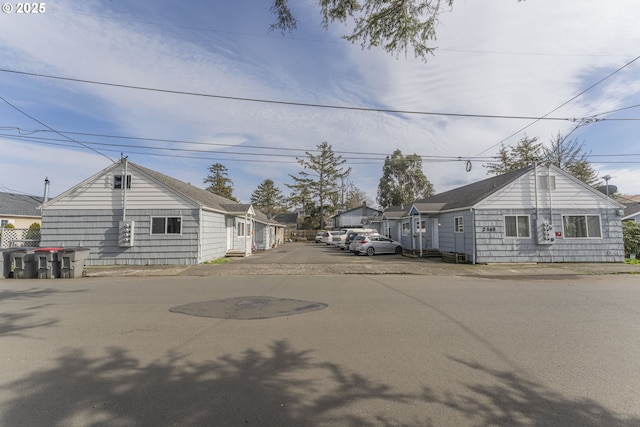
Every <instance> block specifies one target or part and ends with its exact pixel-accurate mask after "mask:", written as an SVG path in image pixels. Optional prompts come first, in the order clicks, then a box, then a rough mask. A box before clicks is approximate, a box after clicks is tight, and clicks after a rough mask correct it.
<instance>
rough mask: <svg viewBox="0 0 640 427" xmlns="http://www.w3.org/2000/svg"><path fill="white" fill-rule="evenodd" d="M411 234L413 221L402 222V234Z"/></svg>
mask: <svg viewBox="0 0 640 427" xmlns="http://www.w3.org/2000/svg"><path fill="white" fill-rule="evenodd" d="M409 234H411V223H409V222H403V223H402V235H403V236H408V235H409Z"/></svg>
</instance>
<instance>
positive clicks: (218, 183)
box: [204, 163, 238, 202]
mask: <svg viewBox="0 0 640 427" xmlns="http://www.w3.org/2000/svg"><path fill="white" fill-rule="evenodd" d="M204 183H205V184H209V186H208V187H207V188H206V190H207V191H210V192H212V193H213V194H217V195H218V196H222V197H225V198H227V199H229V200H233V201H234V202H237V201H238V200H237V199H236V198H235V197H233V181H231V179H229V178H228V177H227V168H226V167H225V166H224V165H223V164H221V163H214V164H212V165H211V166H209V175H208V176H207V177H206V178H205V179H204Z"/></svg>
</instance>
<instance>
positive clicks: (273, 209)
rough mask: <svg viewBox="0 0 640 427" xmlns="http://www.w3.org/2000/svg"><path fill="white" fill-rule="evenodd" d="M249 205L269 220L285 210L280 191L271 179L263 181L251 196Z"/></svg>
mask: <svg viewBox="0 0 640 427" xmlns="http://www.w3.org/2000/svg"><path fill="white" fill-rule="evenodd" d="M251 203H252V204H253V205H255V207H256V208H258V209H259V210H260V211H262V212H263V213H265V214H266V215H267V216H269V218H271V217H273V216H274V215H276V214H279V213H281V212H282V211H284V209H285V208H286V201H285V198H284V196H283V195H282V191H280V189H279V188H278V187H276V184H275V183H274V182H273V180H271V179H265V180H264V181H262V182H261V183H260V185H258V187H257V188H256V189H255V190H254V191H253V193H252V194H251Z"/></svg>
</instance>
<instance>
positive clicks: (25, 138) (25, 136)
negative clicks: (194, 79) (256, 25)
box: [0, 126, 493, 161]
mask: <svg viewBox="0 0 640 427" xmlns="http://www.w3.org/2000/svg"><path fill="white" fill-rule="evenodd" d="M0 129H8V130H17V131H18V132H20V135H10V134H0V136H4V137H7V138H14V139H16V140H22V141H37V140H40V141H60V140H59V139H55V138H45V137H38V136H31V135H33V134H35V133H38V132H49V131H47V130H23V129H20V128H17V127H8V126H7V127H0ZM22 132H26V134H22ZM64 132H65V133H68V134H71V135H85V136H94V137H101V138H113V139H129V140H141V141H145V142H149V141H152V142H167V143H174V144H194V145H204V146H223V147H233V148H240V149H261V150H274V151H292V152H318V150H317V149H310V150H307V149H300V148H283V147H270V146H257V145H238V144H221V143H211V142H199V141H187V140H175V139H162V138H145V137H133V136H123V135H108V134H96V133H84V132H72V131H64ZM82 142H83V143H85V144H88V145H92V144H93V145H101V146H110V147H124V148H140V149H157V150H170V151H193V152H210V151H209V150H195V149H187V148H174V147H150V146H140V145H130V144H107V143H104V142H96V141H86V140H85V141H82ZM334 152H335V153H336V154H346V155H358V156H379V157H381V158H380V159H377V158H366V157H345V158H347V159H355V160H384V158H386V157H387V156H389V154H388V153H374V152H366V151H341V150H334ZM224 153H225V154H239V155H265V156H272V157H273V156H280V157H293V156H294V154H288V155H286V154H285V155H281V154H273V153H266V154H262V153H242V152H241V153H237V152H224ZM419 156H420V157H421V158H423V159H427V160H439V159H440V160H461V157H460V156H436V155H420V154H419ZM296 157H297V156H296ZM492 159H493V157H486V158H479V159H478V160H487V161H488V160H492Z"/></svg>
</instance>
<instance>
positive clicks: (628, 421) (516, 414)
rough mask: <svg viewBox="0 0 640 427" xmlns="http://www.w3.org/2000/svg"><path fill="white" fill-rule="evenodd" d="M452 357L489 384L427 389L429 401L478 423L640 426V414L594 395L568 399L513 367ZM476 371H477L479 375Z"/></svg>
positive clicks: (478, 424)
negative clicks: (627, 413) (622, 410)
mask: <svg viewBox="0 0 640 427" xmlns="http://www.w3.org/2000/svg"><path fill="white" fill-rule="evenodd" d="M449 359H450V360H452V361H454V362H457V363H459V364H461V365H464V366H465V367H467V368H469V369H471V370H473V371H475V373H476V374H478V373H480V374H481V375H488V376H489V378H490V384H467V385H466V386H465V389H466V392H465V393H464V394H452V393H436V392H434V391H432V390H430V389H428V388H425V389H424V396H423V397H424V399H425V400H426V401H427V402H429V403H435V404H440V405H444V406H446V407H447V408H450V409H453V410H455V411H457V412H459V413H461V414H463V415H464V416H465V417H466V418H468V419H469V420H470V423H469V425H475V426H540V427H542V426H545V427H549V426H562V427H565V426H576V427H577V426H580V427H590V426H607V427H613V426H624V427H627V426H628V427H631V426H640V418H638V417H626V416H621V415H620V414H616V413H615V412H613V411H612V410H610V409H607V408H605V407H604V406H602V405H601V404H600V403H598V402H596V401H593V400H591V399H586V398H582V399H577V400H574V399H569V398H567V397H566V396H563V395H561V394H559V393H557V392H554V391H552V390H550V389H548V388H547V387H545V386H544V385H542V384H538V383H536V382H534V381H531V380H529V379H527V378H525V377H523V376H522V375H520V374H518V373H515V372H512V371H500V370H496V369H492V368H489V367H486V366H484V365H481V364H479V363H469V362H466V361H463V360H460V359H456V358H454V357H449ZM476 376H477V375H474V377H476Z"/></svg>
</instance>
